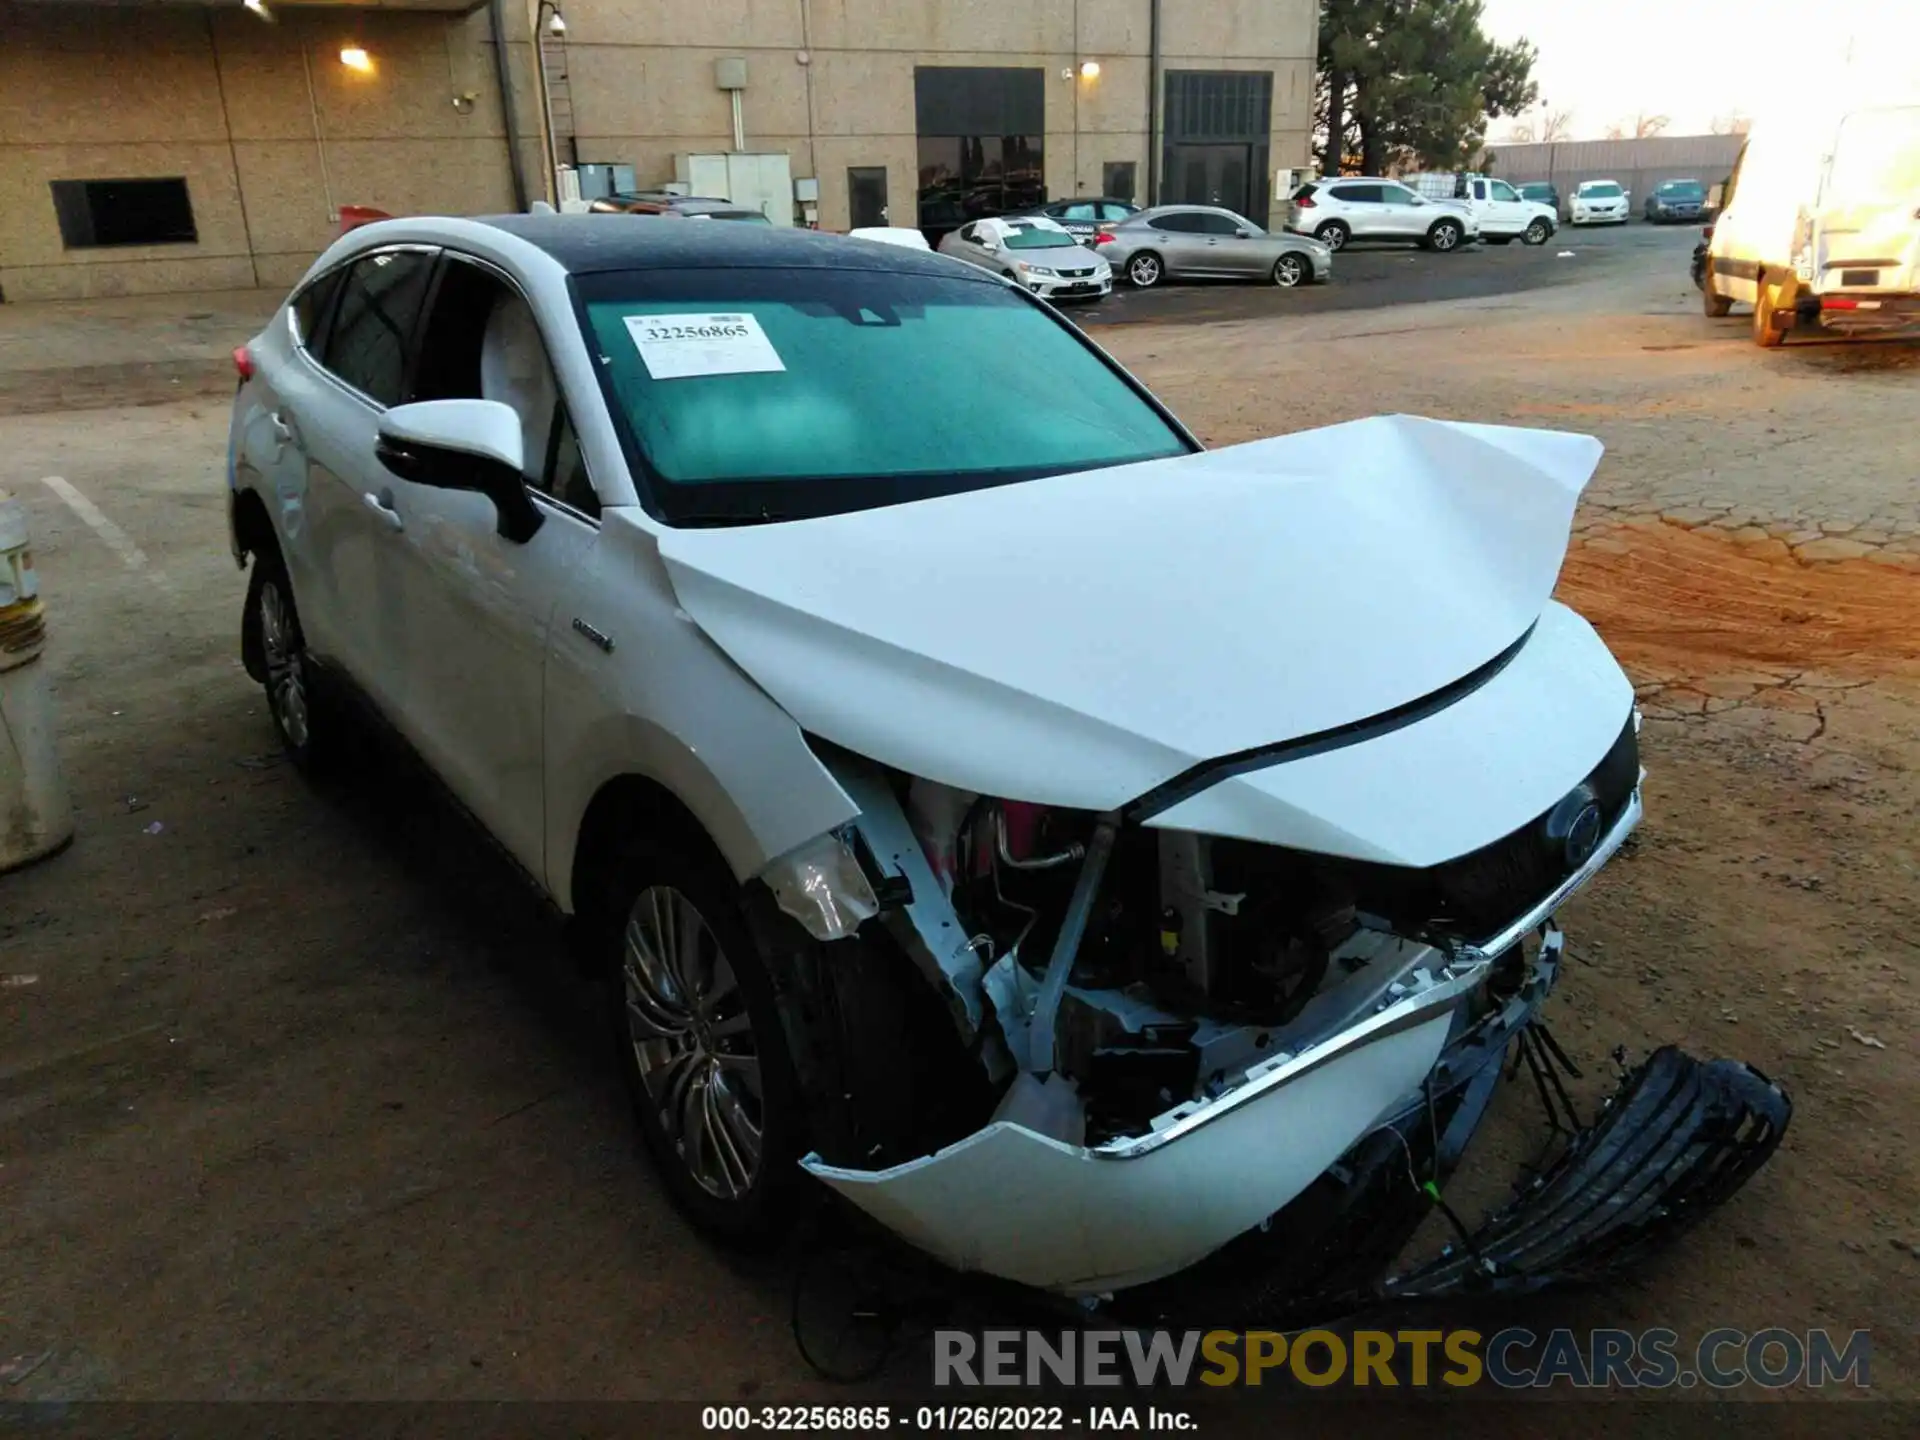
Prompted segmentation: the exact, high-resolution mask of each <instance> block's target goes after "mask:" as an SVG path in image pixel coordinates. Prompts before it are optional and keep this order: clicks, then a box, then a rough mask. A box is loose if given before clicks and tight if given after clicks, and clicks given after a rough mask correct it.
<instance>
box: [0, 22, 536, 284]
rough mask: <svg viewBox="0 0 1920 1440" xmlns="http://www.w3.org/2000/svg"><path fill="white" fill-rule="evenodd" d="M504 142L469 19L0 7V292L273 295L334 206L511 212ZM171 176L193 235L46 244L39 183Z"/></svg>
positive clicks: (44, 190) (48, 201)
mask: <svg viewBox="0 0 1920 1440" xmlns="http://www.w3.org/2000/svg"><path fill="white" fill-rule="evenodd" d="M348 44H356V45H360V46H362V47H364V48H365V49H366V50H367V52H368V53H369V55H370V56H371V57H372V59H373V66H374V68H373V71H372V73H371V74H364V75H363V74H358V73H356V72H354V71H351V70H349V69H347V68H346V67H345V66H343V65H342V64H341V63H340V58H339V55H340V50H341V48H342V46H344V45H348ZM309 79H310V80H311V84H309ZM466 95H472V96H473V97H474V99H473V100H472V102H471V103H469V102H467V101H466V100H465V99H464V98H463V99H462V100H461V103H460V105H459V106H458V107H456V105H455V104H454V100H455V97H456V96H460V97H464V96H466ZM503 136H504V130H503V126H502V122H501V116H500V104H499V87H498V85H497V83H496V82H495V79H494V72H493V59H492V50H491V47H490V45H488V44H487V28H486V23H485V17H484V14H482V15H474V16H461V15H457V14H456V15H447V14H422V13H407V12H402V11H392V10H380V11H356V10H299V9H290V8H278V7H277V8H276V11H275V23H273V24H265V23H262V22H261V21H260V20H259V19H257V18H256V17H254V16H253V15H251V14H249V13H247V12H246V11H244V10H242V9H240V8H238V7H237V6H234V7H231V8H219V9H213V8H202V7H199V6H187V5H165V6H146V7H104V6H80V5H71V4H66V5H61V6H59V7H58V8H54V7H52V6H46V5H33V4H14V3H8V0H0V292H4V294H5V297H6V298H7V299H9V300H29V299H40V298H55V297H62V296H84V295H125V294H138V293H143V292H152V291H168V290H206V289H224V288H229V287H244V286H251V285H265V286H268V287H271V288H281V287H284V286H286V285H288V284H290V283H291V282H292V281H293V280H294V279H295V278H297V277H298V276H299V274H300V273H301V272H302V271H303V270H305V269H306V267H307V266H308V265H309V264H310V263H311V262H312V260H313V257H314V256H315V255H316V254H318V253H319V251H320V250H321V249H323V248H324V247H325V246H326V244H327V243H328V242H329V241H330V240H331V239H332V238H333V236H334V235H335V234H336V233H337V232H338V218H337V217H338V211H339V207H340V206H341V205H372V206H375V207H378V208H381V209H388V210H393V211H396V212H401V213H404V212H409V211H412V212H419V211H435V210H438V211H447V212H452V213H476V212H485V211H489V210H493V211H498V210H501V209H506V208H510V207H511V204H512V201H511V189H510V184H509V180H508V170H507V160H506V147H505V143H504V138H503ZM172 176H184V177H185V179H186V181H187V189H188V195H189V197H190V199H191V201H192V205H193V216H194V222H195V228H196V231H197V233H198V239H197V241H196V242H195V243H192V244H177V245H153V246H138V247H111V248H100V249H80V250H68V249H66V248H65V247H64V246H63V244H62V241H61V236H60V229H59V225H58V223H57V221H56V218H55V214H54V209H53V202H52V196H51V192H50V190H49V189H48V182H50V181H54V180H89V179H131V178H158V177H172Z"/></svg>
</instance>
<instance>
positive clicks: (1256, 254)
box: [1200, 210, 1270, 279]
mask: <svg viewBox="0 0 1920 1440" xmlns="http://www.w3.org/2000/svg"><path fill="white" fill-rule="evenodd" d="M1200 223H1201V226H1202V228H1203V229H1204V230H1205V232H1206V236H1207V268H1208V272H1209V273H1210V274H1214V275H1221V276H1231V277H1233V278H1235V279H1245V278H1246V277H1247V276H1249V275H1263V274H1265V273H1266V270H1267V266H1268V264H1269V263H1270V262H1269V261H1268V260H1267V249H1268V247H1267V245H1266V243H1265V240H1266V237H1265V236H1259V237H1258V238H1255V237H1256V232H1255V230H1254V228H1253V226H1252V225H1251V224H1249V223H1248V222H1247V221H1245V220H1242V219H1241V218H1240V217H1239V216H1238V215H1232V214H1228V213H1227V212H1226V211H1224V210H1208V211H1205V212H1203V213H1202V214H1201V216H1200Z"/></svg>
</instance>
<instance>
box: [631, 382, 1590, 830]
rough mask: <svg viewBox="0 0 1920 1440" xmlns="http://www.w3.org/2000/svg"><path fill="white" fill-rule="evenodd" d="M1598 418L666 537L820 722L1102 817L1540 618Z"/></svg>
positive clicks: (710, 623)
mask: <svg viewBox="0 0 1920 1440" xmlns="http://www.w3.org/2000/svg"><path fill="white" fill-rule="evenodd" d="M1600 454H1601V446H1600V443H1599V442H1598V441H1597V440H1594V439H1592V438H1590V437H1587V436H1581V435H1569V434H1562V433H1558V432H1553V431H1544V430H1527V429H1518V428H1512V427H1505V426H1486V425H1465V424H1458V423H1453V422H1447V421H1435V420H1423V419H1417V418H1413V417H1408V416H1390V417H1381V418H1377V419H1369V420H1361V421H1356V422H1354V423H1351V424H1346V425H1335V426H1329V427H1326V428H1324V429H1319V430H1311V431H1306V432H1303V433H1301V434H1296V435H1288V436H1282V437H1279V438H1277V439H1272V440H1260V441H1255V442H1253V443H1251V444H1246V445H1237V446H1231V447H1228V448H1226V449H1221V450H1214V451H1209V452H1206V453H1202V454H1196V455H1186V456H1179V457H1176V458H1173V459H1168V460H1155V461H1149V462H1145V463H1142V464H1136V465H1126V466H1118V467H1114V468H1110V469H1105V470H1092V471H1083V472H1078V473H1075V474H1071V475H1060V476H1055V477H1051V478H1048V479H1043V480H1035V481H1031V482H1028V483H1025V484H1016V485H1008V486H1003V487H1000V488H997V489H991V490H981V491H974V492H972V493H969V494H963V495H953V496H946V497H942V498H938V499H932V500H924V501H918V502H915V503H912V504H906V505H895V506H888V507H885V508H881V509H875V510H864V511H859V512H855V513H852V514H846V515H836V516H830V517H827V518H824V519H817V520H800V521H789V522H785V523H775V524H766V525H756V526H742V527H736V528H728V529H698V530H668V531H665V532H664V533H663V534H662V535H661V539H660V552H661V555H662V557H663V558H664V560H665V561H666V564H667V567H668V570H669V573H670V574H671V576H672V580H673V584H674V588H675V590H676V592H677V593H678V595H679V598H680V602H681V604H682V605H683V606H684V607H685V609H686V610H687V612H688V613H689V614H690V615H691V616H692V617H693V619H694V621H695V622H696V623H697V624H699V625H700V626H701V627H702V628H703V629H704V630H705V631H706V632H707V633H708V635H710V636H711V637H712V639H713V640H714V642H715V643H716V644H718V645H719V646H720V647H721V648H722V649H723V650H725V651H726V653H727V654H728V655H729V656H730V657H732V659H733V660H734V661H735V663H737V664H738V665H739V666H740V667H741V668H742V669H743V670H745V671H746V673H747V674H748V675H750V676H752V677H753V679H754V680H755V681H756V682H757V683H758V684H759V685H761V686H762V687H763V688H764V689H765V690H766V691H767V693H768V694H770V695H771V696H772V697H773V698H774V699H775V700H776V701H777V702H778V703H779V704H780V705H781V706H782V707H784V708H785V709H786V710H787V711H788V713H790V714H791V715H792V716H793V717H794V719H795V720H796V721H797V722H798V723H799V724H800V725H801V726H802V727H803V728H805V729H806V730H808V731H810V732H812V733H814V734H818V735H820V736H822V737H824V738H826V739H828V740H831V741H834V742H836V743H838V744H840V745H843V746H845V747H847V748H848V749H850V750H853V751H856V752H858V753H860V754H862V755H866V756H868V757H870V758H872V759H874V760H878V761H880V762H882V763H884V764H887V765H893V766H897V767H899V768H901V769H903V770H906V771H909V772H911V773H913V774H916V775H922V776H925V777H927V778H929V779H933V780H938V781H942V782H944V783H946V784H949V785H954V786H958V787H960V788H962V789H967V790H974V791H980V792H983V793H986V794H993V795H1000V796H1006V797H1010V798H1017V799H1022V800H1031V801H1037V802H1041V803H1046V804H1055V805H1066V806H1074V807H1080V808H1085V809H1111V808H1115V807H1118V806H1120V805H1122V804H1124V803H1125V802H1127V801H1128V800H1131V799H1133V798H1135V797H1136V796H1139V795H1140V794H1142V793H1143V792H1145V791H1147V790H1149V789H1151V788H1153V787H1154V786H1155V785H1158V784H1161V783H1163V782H1165V781H1166V780H1168V779H1170V778H1172V777H1173V776H1175V775H1178V774H1179V773H1181V772H1182V771H1184V770H1186V769H1189V768H1190V767H1192V766H1193V765H1195V764H1198V763H1199V762H1201V761H1204V760H1210V759H1214V758H1217V757H1219V756H1222V755H1227V754H1231V753H1234V752H1236V751H1241V750H1247V749H1252V748H1254V747H1257V746H1262V745H1269V744H1274V743H1277V742H1280V741H1283V740H1289V739H1294V738H1297V737H1300V736H1303V735H1310V734H1314V733H1317V732H1319V731H1323V730H1329V729H1332V728H1334V727H1336V726H1340V725H1345V724H1349V723H1351V722H1354V721H1358V720H1364V719H1367V718H1370V717H1372V716H1375V715H1379V714H1381V713H1382V712H1384V711H1387V710H1391V709H1393V708H1395V707H1396V706H1399V705H1403V704H1406V703H1407V702H1409V701H1412V700H1416V699H1418V698H1420V697H1422V696H1424V695H1428V694H1430V693H1432V692H1433V691H1435V690H1438V689H1440V688H1441V687H1443V686H1445V685H1447V684H1448V683H1450V682H1451V681H1454V680H1457V679H1459V678H1460V677H1461V676H1463V675H1466V674H1467V673H1468V672H1469V671H1472V670H1474V669H1476V668H1477V667H1479V666H1481V665H1483V664H1485V663H1486V662H1487V661H1488V660H1490V659H1492V658H1493V657H1494V656H1496V655H1498V654H1499V653H1500V652H1501V651H1502V650H1504V649H1505V648H1507V647H1508V646H1510V645H1512V644H1513V642H1514V641H1515V640H1516V639H1517V638H1518V637H1519V636H1520V635H1521V634H1522V633H1523V632H1524V631H1525V630H1526V629H1527V627H1528V626H1529V625H1531V624H1533V623H1534V621H1535V619H1536V618H1537V617H1538V616H1539V614H1540V612H1541V609H1542V607H1543V606H1544V605H1545V603H1546V601H1547V598H1548V596H1549V594H1550V593H1551V591H1552V589H1553V586H1554V583H1555V580H1556V578H1557V576H1558V573H1559V569H1560V562H1561V559H1562V557H1563V556H1564V554H1565V552H1566V546H1567V538H1568V533H1569V530H1570V528H1571V523H1572V518H1573V510H1574V505H1575V502H1576V501H1577V500H1578V498H1579V495H1580V491H1581V490H1582V488H1583V487H1584V486H1585V484H1586V482H1587V481H1588V479H1589V478H1590V477H1591V476H1592V474H1593V470H1594V467H1595V466H1596V464H1597V463H1598V462H1599V458H1600Z"/></svg>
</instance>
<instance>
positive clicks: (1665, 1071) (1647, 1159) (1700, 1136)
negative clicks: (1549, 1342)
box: [1384, 1045, 1793, 1300]
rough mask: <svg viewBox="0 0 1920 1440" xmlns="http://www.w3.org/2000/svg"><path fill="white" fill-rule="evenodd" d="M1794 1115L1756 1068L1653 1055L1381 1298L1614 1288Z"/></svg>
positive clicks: (1733, 1184) (1719, 1198)
mask: <svg viewBox="0 0 1920 1440" xmlns="http://www.w3.org/2000/svg"><path fill="white" fill-rule="evenodd" d="M1792 1114H1793V1105H1792V1102H1791V1101H1790V1100H1788V1098H1787V1094H1786V1092H1785V1091H1784V1090H1782V1089H1781V1088H1780V1087H1779V1086H1778V1085H1775V1084H1774V1083H1773V1082H1772V1081H1770V1080H1768V1079H1767V1077H1766V1076H1764V1075H1762V1074H1761V1073H1760V1072H1759V1071H1757V1070H1755V1069H1753V1068H1752V1067H1751V1066H1748V1065H1743V1064H1741V1063H1740V1062H1739V1061H1737V1060H1713V1061H1702V1060H1696V1059H1694V1058H1693V1057H1692V1056H1691V1055H1687V1054H1685V1053H1684V1052H1682V1051H1679V1050H1676V1049H1674V1048H1673V1047H1672V1046H1670V1045H1669V1046H1667V1047H1666V1048H1664V1049H1661V1050H1657V1051H1655V1052H1654V1053H1653V1055H1652V1056H1650V1057H1649V1058H1648V1060H1647V1062H1646V1064H1644V1065H1642V1066H1641V1067H1640V1068H1639V1069H1638V1070H1636V1071H1634V1073H1633V1074H1632V1075H1630V1076H1628V1077H1627V1079H1626V1080H1625V1081H1624V1082H1623V1083H1622V1084H1621V1086H1620V1089H1619V1091H1618V1092H1617V1093H1616V1094H1615V1095H1614V1097H1613V1098H1612V1099H1611V1100H1609V1101H1608V1102H1607V1104H1606V1108H1605V1109H1604V1110H1603V1111H1602V1112H1601V1115H1600V1118H1599V1119H1598V1120H1597V1121H1595V1122H1594V1123H1593V1124H1592V1125H1590V1126H1589V1127H1588V1128H1587V1129H1585V1130H1583V1131H1581V1132H1580V1133H1579V1134H1578V1135H1577V1136H1575V1137H1574V1139H1573V1142H1572V1144H1571V1145H1569V1146H1568V1148H1567V1150H1566V1152H1565V1154H1563V1155H1562V1156H1561V1157H1560V1159H1559V1161H1558V1162H1557V1163H1555V1164H1554V1165H1553V1166H1552V1168H1550V1169H1549V1170H1548V1171H1547V1172H1546V1173H1545V1174H1543V1175H1540V1176H1538V1177H1537V1178H1536V1179H1535V1180H1534V1182H1533V1183H1532V1185H1530V1186H1529V1187H1528V1188H1527V1189H1526V1190H1524V1191H1523V1192H1521V1194H1520V1195H1519V1197H1518V1198H1516V1199H1515V1200H1514V1201H1513V1202H1512V1203H1510V1204H1509V1205H1507V1206H1506V1207H1505V1208H1504V1209H1502V1210H1501V1211H1500V1212H1499V1213H1497V1214H1495V1215H1493V1216H1492V1217H1491V1218H1489V1219H1488V1221H1487V1223H1486V1224H1485V1225H1483V1226H1482V1227H1481V1228H1480V1229H1479V1230H1478V1231H1477V1232H1476V1233H1475V1234H1474V1235H1473V1237H1472V1239H1471V1240H1470V1241H1468V1242H1466V1243H1465V1244H1462V1245H1449V1246H1448V1247H1447V1248H1446V1250H1445V1251H1443V1252H1442V1253H1441V1255H1440V1256H1439V1258H1438V1259H1436V1260H1434V1261H1433V1262H1432V1263H1431V1264H1429V1265H1426V1266H1423V1267H1422V1268H1420V1269H1418V1270H1415V1271H1414V1272H1412V1273H1411V1274H1407V1275H1401V1276H1398V1277H1396V1278H1394V1279H1392V1280H1389V1281H1388V1282H1387V1283H1386V1285H1385V1287H1384V1293H1385V1294H1386V1295H1388V1296H1391V1297H1393V1298H1396V1299H1408V1300H1411V1299H1421V1298H1432V1297H1437V1296H1441V1295H1465V1294H1474V1293H1495V1294H1516V1293H1518V1294H1524V1293H1526V1292H1528V1291H1532V1290H1540V1289H1544V1288H1545V1287H1547V1286H1548V1285H1554V1284H1566V1283H1575V1284H1590V1283H1593V1282H1595V1281H1598V1280H1604V1279H1609V1278H1611V1277H1613V1276H1615V1275H1618V1274H1620V1273H1621V1272H1622V1271H1625V1270H1627V1269H1629V1268H1631V1267H1632V1265H1633V1264H1634V1263H1635V1262H1637V1261H1638V1260H1639V1259H1640V1258H1641V1257H1642V1256H1644V1255H1645V1254H1646V1253H1647V1252H1648V1251H1649V1250H1651V1249H1653V1248H1655V1247H1657V1246H1659V1245H1662V1244H1665V1243H1666V1242H1667V1241H1669V1240H1672V1239H1673V1238H1675V1237H1676V1236H1678V1235H1679V1234H1681V1233H1682V1232H1683V1231H1685V1230H1687V1229H1689V1228H1690V1227H1691V1226H1692V1225H1694V1224H1695V1223H1696V1222H1697V1221H1698V1220H1700V1218H1701V1217H1702V1216H1704V1215H1707V1214H1708V1213H1710V1212H1711V1211H1713V1210H1714V1209H1716V1208H1717V1207H1719V1206H1720V1205H1722V1204H1724V1203H1725V1202H1726V1201H1727V1200H1728V1199H1729V1198H1730V1197H1731V1196H1732V1195H1733V1193H1734V1191H1736V1190H1738V1189H1739V1188H1740V1187H1741V1186H1742V1185H1744V1184H1746V1182H1747V1180H1748V1179H1749V1178H1750V1177H1751V1176H1752V1175H1753V1173H1754V1171H1756V1170H1758V1169H1759V1168H1760V1167H1761V1166H1762V1165H1764V1164H1765V1163H1766V1161H1767V1157H1768V1156H1769V1155H1771V1154H1773V1152H1774V1150H1775V1149H1776V1148H1777V1147H1778V1146H1779V1144H1780V1139H1781V1137H1782V1136H1783V1135H1785V1134H1786V1130H1787V1121H1788V1120H1789V1119H1790V1118H1791V1117H1792Z"/></svg>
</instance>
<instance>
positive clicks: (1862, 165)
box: [1827, 105, 1920, 205]
mask: <svg viewBox="0 0 1920 1440" xmlns="http://www.w3.org/2000/svg"><path fill="white" fill-rule="evenodd" d="M1880 200H1899V201H1915V202H1920V105H1916V106H1904V107H1901V108H1897V109H1888V110H1862V111H1860V112H1858V113H1857V114H1853V115H1849V116H1848V117H1847V118H1846V119H1845V120H1844V121H1843V122H1842V123H1841V126H1840V138H1839V141H1838V143H1837V144H1836V145H1835V147H1834V152H1833V168H1832V169H1831V170H1830V171H1829V172H1828V175H1827V203H1828V204H1830V205H1857V204H1861V203H1863V202H1864V203H1872V202H1874V201H1880Z"/></svg>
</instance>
